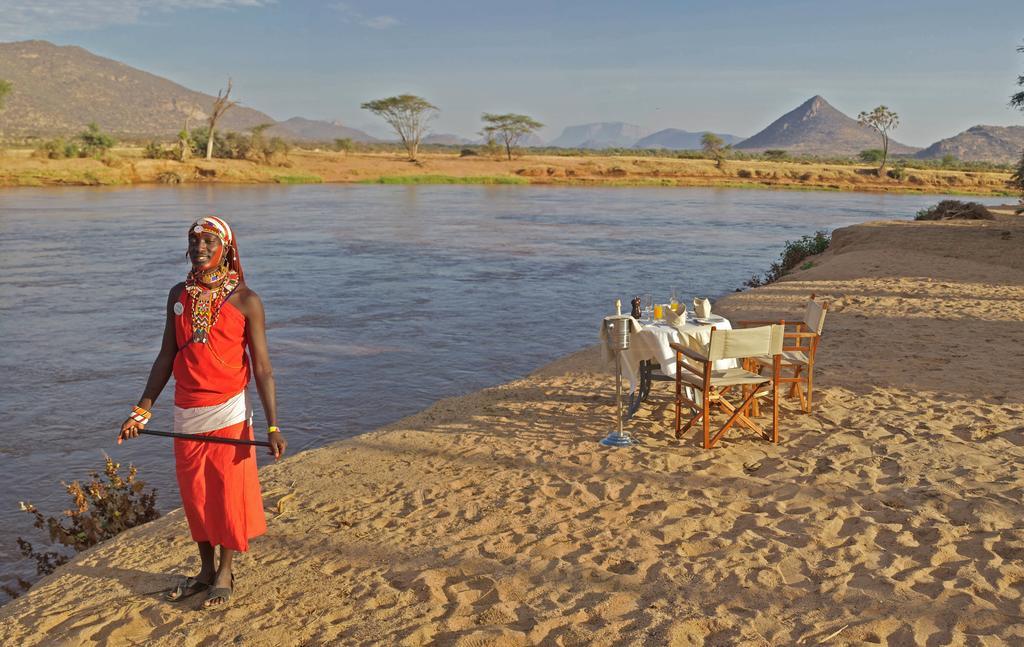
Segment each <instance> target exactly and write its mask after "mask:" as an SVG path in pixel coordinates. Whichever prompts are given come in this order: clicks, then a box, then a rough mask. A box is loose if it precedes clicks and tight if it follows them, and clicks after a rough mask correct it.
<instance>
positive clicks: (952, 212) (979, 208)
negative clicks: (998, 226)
mask: <svg viewBox="0 0 1024 647" xmlns="http://www.w3.org/2000/svg"><path fill="white" fill-rule="evenodd" d="M914 220H995V216H993V215H992V213H991V212H990V211H989V210H988V209H986V208H985V205H983V204H980V203H977V202H961V201H960V200H943V201H942V202H940V203H938V204H937V205H935V206H934V207H928V208H927V209H921V210H920V211H918V212H917V215H916V216H914Z"/></svg>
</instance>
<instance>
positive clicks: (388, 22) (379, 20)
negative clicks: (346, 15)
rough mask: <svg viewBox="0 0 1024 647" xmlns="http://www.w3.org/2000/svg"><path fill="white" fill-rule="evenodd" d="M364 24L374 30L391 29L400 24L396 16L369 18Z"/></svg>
mask: <svg viewBox="0 0 1024 647" xmlns="http://www.w3.org/2000/svg"><path fill="white" fill-rule="evenodd" d="M362 24H364V25H366V26H367V27H372V28H373V29H389V28H391V27H394V26H395V25H397V24H398V18H395V17H394V16H374V17H373V18H367V19H366V20H364V21H363V22H362Z"/></svg>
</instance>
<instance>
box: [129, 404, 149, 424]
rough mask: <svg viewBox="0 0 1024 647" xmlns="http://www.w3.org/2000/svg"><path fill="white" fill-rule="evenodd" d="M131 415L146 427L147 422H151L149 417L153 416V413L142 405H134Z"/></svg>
mask: <svg viewBox="0 0 1024 647" xmlns="http://www.w3.org/2000/svg"><path fill="white" fill-rule="evenodd" d="M129 417H130V418H131V419H132V420H134V421H135V422H137V423H139V424H140V425H142V426H143V427H145V426H146V423H148V422H149V419H150V418H152V417H153V414H152V413H151V412H149V411H146V410H145V409H143V408H142V407H132V413H131V415H130V416H129Z"/></svg>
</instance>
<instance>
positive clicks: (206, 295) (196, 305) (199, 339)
mask: <svg viewBox="0 0 1024 647" xmlns="http://www.w3.org/2000/svg"><path fill="white" fill-rule="evenodd" d="M238 283H239V281H238V273H237V272H232V271H229V270H228V268H227V267H226V266H223V265H222V266H220V267H215V268H213V269H212V270H207V271H205V272H198V273H197V272H194V271H193V272H189V274H188V278H186V279H185V291H186V292H188V294H189V296H190V297H192V341H194V342H196V343H199V344H205V343H206V342H207V341H209V339H210V329H211V328H213V324H215V323H217V317H218V316H219V315H220V309H221V308H222V307H223V306H224V302H225V301H227V298H228V297H229V296H231V293H232V292H234V291H235V288H237V287H238Z"/></svg>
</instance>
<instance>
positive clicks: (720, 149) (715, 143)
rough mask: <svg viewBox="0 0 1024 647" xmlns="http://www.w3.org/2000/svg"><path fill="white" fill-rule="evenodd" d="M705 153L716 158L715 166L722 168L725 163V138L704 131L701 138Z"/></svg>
mask: <svg viewBox="0 0 1024 647" xmlns="http://www.w3.org/2000/svg"><path fill="white" fill-rule="evenodd" d="M700 145H701V148H703V149H704V154H705V155H707V156H709V157H711V158H712V159H713V160H715V166H717V167H718V168H722V165H723V164H724V163H725V140H724V139H722V138H721V137H719V136H718V135H716V134H715V133H704V134H703V135H702V136H701V138H700Z"/></svg>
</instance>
